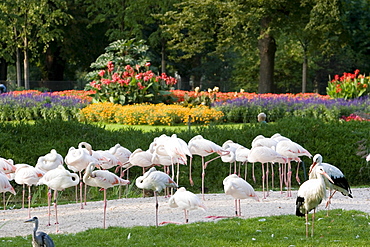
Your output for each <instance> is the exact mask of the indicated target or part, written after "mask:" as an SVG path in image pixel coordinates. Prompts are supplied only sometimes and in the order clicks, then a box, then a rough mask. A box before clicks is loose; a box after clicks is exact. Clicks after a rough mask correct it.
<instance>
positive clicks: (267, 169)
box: [265, 163, 270, 196]
mask: <svg viewBox="0 0 370 247" xmlns="http://www.w3.org/2000/svg"><path fill="white" fill-rule="evenodd" d="M269 173H270V170H269V164H268V163H267V164H266V179H265V181H266V196H269V193H270V192H269Z"/></svg>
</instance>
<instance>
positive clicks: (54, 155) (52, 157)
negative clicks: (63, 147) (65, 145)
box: [35, 149, 64, 172]
mask: <svg viewBox="0 0 370 247" xmlns="http://www.w3.org/2000/svg"><path fill="white" fill-rule="evenodd" d="M63 163H64V160H63V156H62V155H60V154H58V152H57V151H56V150H55V149H52V150H50V152H49V153H47V154H46V155H44V156H40V157H39V158H38V159H37V163H36V166H35V167H36V168H38V169H41V170H43V171H44V172H47V171H50V170H52V169H55V168H57V167H58V166H60V165H63Z"/></svg>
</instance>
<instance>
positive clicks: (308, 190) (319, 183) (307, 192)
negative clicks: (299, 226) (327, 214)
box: [296, 166, 333, 237]
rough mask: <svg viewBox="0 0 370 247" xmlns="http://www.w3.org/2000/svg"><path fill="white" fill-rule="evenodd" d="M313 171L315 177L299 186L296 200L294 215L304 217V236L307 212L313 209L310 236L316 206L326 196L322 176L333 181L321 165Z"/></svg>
mask: <svg viewBox="0 0 370 247" xmlns="http://www.w3.org/2000/svg"><path fill="white" fill-rule="evenodd" d="M315 173H316V177H317V178H315V179H309V180H307V181H305V182H304V183H303V184H302V185H301V186H300V187H299V190H298V194H297V200H296V215H297V216H302V217H303V216H305V218H306V237H308V213H309V212H310V211H311V210H313V214H312V230H311V237H312V236H313V231H314V221H315V212H316V208H317V206H318V205H319V204H320V203H321V201H322V200H323V199H325V198H326V189H325V180H324V177H326V178H327V179H328V180H329V181H330V182H333V180H332V179H331V178H330V177H329V175H328V174H327V173H326V172H325V170H324V169H323V167H322V166H317V169H316V170H315Z"/></svg>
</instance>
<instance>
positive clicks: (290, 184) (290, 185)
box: [287, 160, 292, 197]
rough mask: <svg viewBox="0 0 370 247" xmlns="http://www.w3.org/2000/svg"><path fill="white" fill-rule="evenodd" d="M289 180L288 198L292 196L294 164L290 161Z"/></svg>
mask: <svg viewBox="0 0 370 247" xmlns="http://www.w3.org/2000/svg"><path fill="white" fill-rule="evenodd" d="M287 180H288V193H287V196H288V197H291V196H292V164H291V162H290V160H289V161H288V173H287Z"/></svg>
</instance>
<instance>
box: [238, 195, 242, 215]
mask: <svg viewBox="0 0 370 247" xmlns="http://www.w3.org/2000/svg"><path fill="white" fill-rule="evenodd" d="M238 208H239V215H238V216H242V207H241V205H240V199H238Z"/></svg>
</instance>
